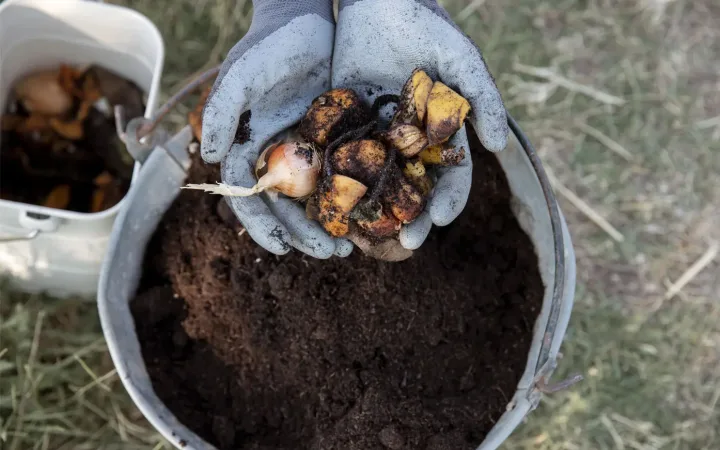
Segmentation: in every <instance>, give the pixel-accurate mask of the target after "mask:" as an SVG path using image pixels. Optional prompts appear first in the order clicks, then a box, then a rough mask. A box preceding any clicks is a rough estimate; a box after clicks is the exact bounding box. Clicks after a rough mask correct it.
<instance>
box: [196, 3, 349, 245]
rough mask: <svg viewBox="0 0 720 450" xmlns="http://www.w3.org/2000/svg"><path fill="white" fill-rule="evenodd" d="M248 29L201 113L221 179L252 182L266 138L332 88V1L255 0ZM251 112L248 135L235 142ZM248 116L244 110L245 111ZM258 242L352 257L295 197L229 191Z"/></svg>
mask: <svg viewBox="0 0 720 450" xmlns="http://www.w3.org/2000/svg"><path fill="white" fill-rule="evenodd" d="M253 8H254V11H253V20H252V25H251V26H250V30H249V31H248V32H247V34H246V35H245V36H244V37H243V38H242V40H240V42H238V43H237V44H236V45H235V47H233V49H232V50H230V53H229V54H228V56H227V59H226V60H225V62H224V63H223V65H222V69H221V70H220V74H219V75H218V78H217V80H216V81H215V85H214V86H213V88H212V91H211V93H210V96H209V98H208V100H207V103H206V105H205V110H204V112H203V130H202V147H201V154H202V157H203V159H204V160H205V162H207V163H218V162H221V163H222V164H221V174H222V181H223V183H226V184H230V185H235V186H245V187H251V186H253V185H254V184H255V182H256V179H255V175H254V168H255V162H256V160H257V158H258V156H259V154H260V152H261V151H262V150H263V148H264V147H265V146H266V145H267V143H268V140H269V139H271V138H272V137H273V136H275V135H277V134H278V133H280V132H282V131H284V130H285V129H287V128H288V127H290V126H292V125H293V124H295V123H296V122H298V121H299V120H300V119H301V118H302V117H303V115H304V114H305V111H306V110H307V108H308V107H309V106H310V104H311V103H312V100H313V99H314V98H315V97H317V96H318V95H320V94H322V93H323V92H325V91H326V90H328V89H329V88H330V60H331V57H332V50H333V48H332V45H333V36H334V31H335V23H334V19H333V12H332V2H331V0H254V1H253ZM247 111H250V122H249V126H250V139H249V140H247V141H246V142H242V143H239V142H234V141H235V134H236V131H237V128H238V122H239V119H240V117H241V115H242V114H243V113H246V112H247ZM245 117H246V116H245ZM228 199H229V203H230V205H231V207H232V209H233V211H234V213H235V215H236V216H237V217H238V219H239V220H240V222H241V223H242V224H243V226H244V227H245V229H247V232H248V234H249V235H250V236H251V237H252V239H253V240H255V242H257V243H258V244H259V245H260V246H262V247H264V248H265V249H267V250H268V251H270V252H272V253H275V254H278V255H282V254H285V253H287V252H289V251H290V248H291V246H292V247H295V248H297V249H298V250H300V251H303V252H305V253H307V254H309V255H311V256H313V257H315V258H329V257H330V256H332V255H333V254H337V255H339V256H347V254H349V253H350V251H351V250H352V244H350V243H349V241H347V240H345V239H333V238H332V237H331V236H329V235H328V234H327V233H326V232H325V230H324V229H323V228H322V226H320V224H318V223H317V222H314V221H311V220H309V219H307V218H306V216H305V210H304V209H303V208H302V207H301V205H299V204H298V203H297V202H296V201H293V200H292V199H288V198H280V199H278V200H277V201H275V202H273V201H272V200H270V199H268V198H267V196H266V195H265V194H260V195H255V196H251V197H228Z"/></svg>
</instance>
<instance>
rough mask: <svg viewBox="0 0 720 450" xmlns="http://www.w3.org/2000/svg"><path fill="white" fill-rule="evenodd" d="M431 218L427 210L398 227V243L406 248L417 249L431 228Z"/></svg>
mask: <svg viewBox="0 0 720 450" xmlns="http://www.w3.org/2000/svg"><path fill="white" fill-rule="evenodd" d="M432 224H433V222H432V220H431V219H430V216H429V215H428V213H427V212H423V213H422V214H421V215H420V216H419V217H418V218H417V219H415V220H414V221H413V222H412V223H410V224H408V225H406V226H403V227H402V228H401V229H400V236H399V239H400V245H402V246H403V248H405V249H407V250H417V249H418V248H420V246H421V245H422V244H423V242H425V239H427V236H428V234H430V229H431V228H432Z"/></svg>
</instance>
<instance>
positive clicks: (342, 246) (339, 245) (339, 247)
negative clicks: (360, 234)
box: [334, 238, 355, 258]
mask: <svg viewBox="0 0 720 450" xmlns="http://www.w3.org/2000/svg"><path fill="white" fill-rule="evenodd" d="M354 248H355V245H354V244H353V243H352V242H351V241H350V240H348V239H345V238H339V239H336V240H335V252H334V255H335V256H338V257H340V258H347V257H348V256H350V254H351V253H352V251H353V249H354Z"/></svg>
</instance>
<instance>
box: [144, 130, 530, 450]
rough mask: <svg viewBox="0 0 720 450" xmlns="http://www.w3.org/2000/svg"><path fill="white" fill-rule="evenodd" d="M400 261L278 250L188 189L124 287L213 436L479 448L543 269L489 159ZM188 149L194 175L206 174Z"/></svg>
mask: <svg viewBox="0 0 720 450" xmlns="http://www.w3.org/2000/svg"><path fill="white" fill-rule="evenodd" d="M471 142H473V143H474V146H473V147H474V151H473V152H472V154H473V161H474V164H475V167H474V181H473V188H472V194H471V199H470V201H469V203H468V205H467V207H466V208H465V211H464V212H463V214H462V215H461V216H460V217H459V218H458V219H457V220H456V221H455V222H453V224H451V225H449V226H447V227H443V228H437V227H435V228H434V229H433V232H432V233H431V235H430V237H429V238H428V240H427V241H426V242H425V244H424V245H423V247H422V248H421V249H420V250H419V251H417V252H416V253H415V254H414V255H413V257H412V258H410V259H408V260H406V261H403V262H401V263H387V262H380V261H377V260H374V259H369V258H367V257H364V256H363V255H362V254H361V252H360V251H359V250H357V249H356V250H355V251H354V252H353V254H352V255H351V256H350V257H348V258H344V259H342V258H336V257H333V258H331V259H330V260H323V261H321V260H315V259H313V258H310V257H307V256H304V255H303V254H301V253H299V252H293V253H291V254H288V255H286V256H282V257H278V256H275V255H272V254H270V253H268V252H266V251H265V250H263V249H261V248H260V247H258V246H257V245H256V244H255V243H254V242H253V241H252V240H251V239H250V237H249V236H247V234H245V235H242V236H238V232H239V231H240V230H241V227H240V225H239V223H237V222H236V221H235V220H234V216H232V214H231V213H229V210H228V208H227V206H226V204H225V203H224V200H223V199H218V197H217V196H212V195H208V194H206V193H203V192H200V191H194V190H183V191H182V193H181V194H180V196H179V197H178V199H177V200H176V201H175V203H174V204H173V206H172V207H171V208H170V210H169V211H168V212H167V213H166V215H165V217H164V219H163V221H162V223H161V225H160V227H159V228H158V230H157V232H156V234H155V236H154V237H153V239H152V241H151V243H150V246H149V248H148V252H147V257H146V267H145V277H144V279H143V282H142V283H141V288H140V290H139V295H138V296H137V298H135V299H134V300H133V302H132V304H131V307H132V311H133V315H134V317H135V323H136V327H137V332H138V335H139V338H140V341H141V345H142V350H143V356H144V359H145V363H146V364H147V368H148V372H149V373H150V376H151V378H152V381H153V385H154V389H155V391H156V392H157V394H158V396H159V397H160V398H161V399H162V400H163V401H164V402H165V403H166V404H167V406H168V407H169V408H170V409H171V410H172V411H173V412H174V413H175V415H176V416H177V417H178V419H180V420H181V421H182V422H183V423H184V424H186V425H187V426H188V427H189V428H190V429H192V430H194V431H195V432H196V433H197V434H198V435H200V436H202V437H203V438H204V439H206V440H207V441H208V442H210V443H212V444H214V445H216V446H217V447H219V448H220V449H266V450H269V449H312V450H320V449H342V450H353V449H357V450H373V449H378V450H380V449H392V450H396V449H426V450H443V449H448V450H449V449H452V450H459V449H474V448H476V446H477V445H478V444H479V443H480V442H481V441H482V439H483V438H484V437H485V435H486V434H487V432H488V431H489V430H490V429H491V428H492V427H493V425H494V424H495V422H496V421H497V420H498V418H499V417H500V416H501V415H502V413H503V412H504V411H505V408H506V406H507V404H508V402H509V400H510V398H511V397H512V395H513V394H514V392H515V387H516V385H517V383H518V381H519V379H520V377H521V375H522V373H523V371H524V369H525V363H526V359H527V353H528V350H529V348H530V342H531V338H532V328H533V324H534V322H535V319H536V317H537V315H538V313H539V311H540V307H541V303H542V297H543V284H542V281H541V279H540V275H539V272H538V270H537V257H536V255H535V253H534V249H533V246H532V243H531V241H530V240H529V238H528V237H527V236H526V235H525V233H524V232H523V231H522V230H521V228H520V226H519V225H518V223H517V221H516V219H515V217H514V215H513V214H512V212H511V211H510V207H509V200H510V191H509V188H508V184H507V181H506V179H505V176H504V174H503V173H502V171H501V169H500V166H499V164H498V162H497V159H496V158H495V156H494V155H492V154H491V153H490V152H487V151H485V150H483V149H482V148H480V144H479V142H478V141H477V139H476V138H475V139H472V140H471ZM217 180H219V174H218V168H217V167H215V166H212V167H211V166H206V165H204V164H203V163H202V162H201V161H200V159H199V158H197V159H196V163H195V164H194V165H193V167H192V170H191V173H190V176H189V180H188V182H192V183H214V182H215V181H217Z"/></svg>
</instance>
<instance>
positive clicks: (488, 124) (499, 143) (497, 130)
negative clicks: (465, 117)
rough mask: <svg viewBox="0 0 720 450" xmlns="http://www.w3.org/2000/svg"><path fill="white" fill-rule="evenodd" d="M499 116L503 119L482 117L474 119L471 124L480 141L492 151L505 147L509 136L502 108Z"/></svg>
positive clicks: (495, 151)
mask: <svg viewBox="0 0 720 450" xmlns="http://www.w3.org/2000/svg"><path fill="white" fill-rule="evenodd" d="M494 115H497V114H494ZM501 116H502V117H503V120H498V119H495V118H494V117H493V118H488V117H484V118H478V119H476V120H475V123H474V124H473V125H474V128H475V132H476V133H477V135H478V138H479V139H480V143H481V144H482V145H483V147H485V148H486V149H487V150H489V151H491V152H493V153H497V152H500V151H502V150H504V149H505V147H507V143H508V138H509V136H510V127H509V126H508V123H507V119H506V117H507V116H506V113H505V110H504V109H503V110H502V114H501Z"/></svg>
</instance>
